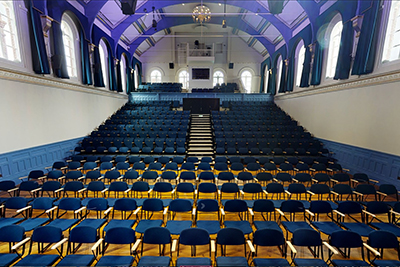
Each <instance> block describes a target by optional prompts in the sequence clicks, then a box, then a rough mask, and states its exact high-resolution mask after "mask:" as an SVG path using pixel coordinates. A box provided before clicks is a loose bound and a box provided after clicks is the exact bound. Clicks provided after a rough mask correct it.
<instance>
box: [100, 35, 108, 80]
mask: <svg viewBox="0 0 400 267" xmlns="http://www.w3.org/2000/svg"><path fill="white" fill-rule="evenodd" d="M99 53H100V63H101V72H102V73H103V81H104V86H105V87H106V88H107V87H108V71H107V69H108V51H107V47H106V44H105V43H104V41H103V40H101V41H100V45H99Z"/></svg>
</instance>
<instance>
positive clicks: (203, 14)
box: [192, 5, 211, 23]
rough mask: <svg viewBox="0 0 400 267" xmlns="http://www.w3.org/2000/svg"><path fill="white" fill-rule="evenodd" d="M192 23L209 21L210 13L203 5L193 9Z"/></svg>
mask: <svg viewBox="0 0 400 267" xmlns="http://www.w3.org/2000/svg"><path fill="white" fill-rule="evenodd" d="M192 17H193V21H194V22H198V23H203V22H209V21H210V20H211V11H210V9H209V8H208V7H206V6H204V5H200V6H196V7H195V8H194V9H193V15H192Z"/></svg>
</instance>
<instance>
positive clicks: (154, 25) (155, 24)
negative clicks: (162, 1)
mask: <svg viewBox="0 0 400 267" xmlns="http://www.w3.org/2000/svg"><path fill="white" fill-rule="evenodd" d="M154 9H155V7H154V6H153V23H152V26H153V28H154V29H156V30H157V21H156V17H155V14H154Z"/></svg>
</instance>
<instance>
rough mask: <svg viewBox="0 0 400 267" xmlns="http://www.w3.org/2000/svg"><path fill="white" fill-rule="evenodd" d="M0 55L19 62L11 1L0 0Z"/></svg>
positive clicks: (15, 24) (15, 22)
mask: <svg viewBox="0 0 400 267" xmlns="http://www.w3.org/2000/svg"><path fill="white" fill-rule="evenodd" d="M0 57H1V58H4V59H7V60H11V61H16V62H21V52H20V49H19V41H18V33H17V21H16V17H15V12H14V6H13V1H0Z"/></svg>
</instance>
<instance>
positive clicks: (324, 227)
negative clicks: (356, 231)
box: [311, 222, 343, 235]
mask: <svg viewBox="0 0 400 267" xmlns="http://www.w3.org/2000/svg"><path fill="white" fill-rule="evenodd" d="M311 224H312V225H313V226H314V227H315V228H317V229H318V230H319V231H321V232H323V233H324V234H326V235H331V234H332V233H333V232H335V231H341V230H343V229H342V228H340V227H339V226H338V225H337V224H336V223H334V222H311Z"/></svg>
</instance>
